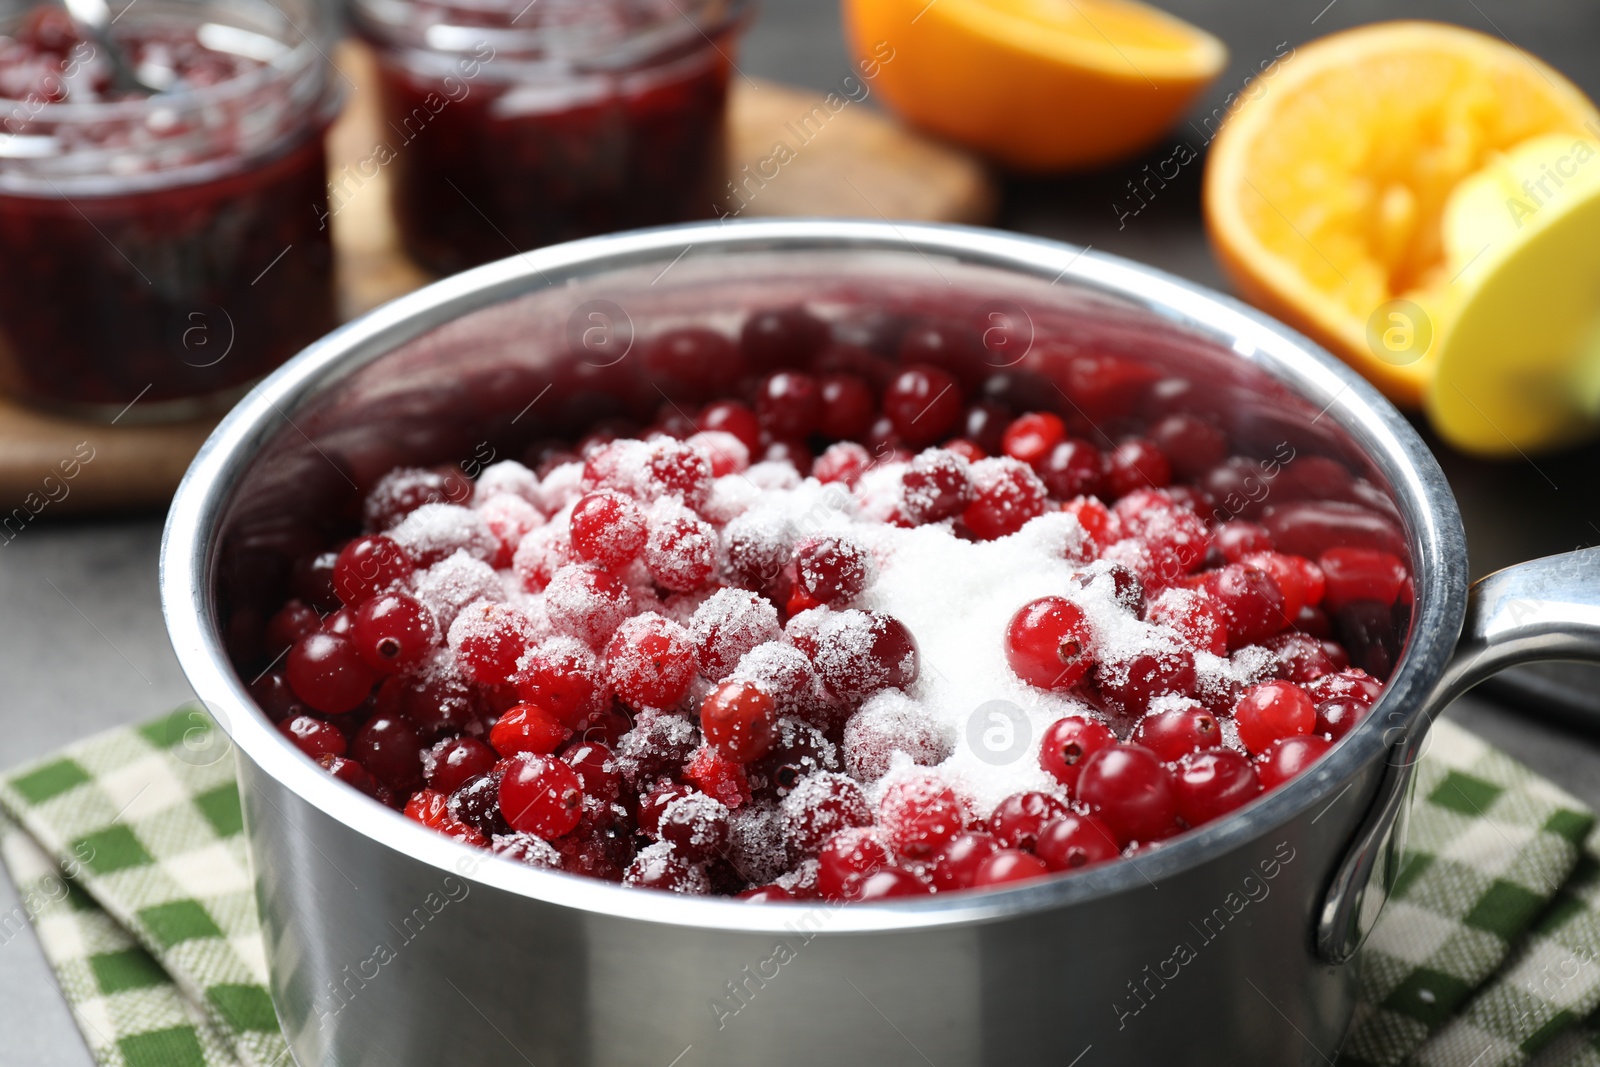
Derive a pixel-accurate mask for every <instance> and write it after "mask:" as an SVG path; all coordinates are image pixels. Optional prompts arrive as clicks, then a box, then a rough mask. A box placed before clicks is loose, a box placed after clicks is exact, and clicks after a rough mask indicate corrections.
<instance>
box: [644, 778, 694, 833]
mask: <svg viewBox="0 0 1600 1067" xmlns="http://www.w3.org/2000/svg"><path fill="white" fill-rule="evenodd" d="M693 792H694V790H693V789H692V788H690V787H689V786H686V785H684V784H683V783H682V782H665V783H663V784H661V785H658V786H656V787H655V788H654V789H652V790H650V792H648V793H646V794H645V795H644V796H642V797H640V798H639V832H640V833H642V834H644V835H645V836H646V837H654V838H659V837H660V836H661V815H662V813H663V812H665V811H666V810H667V806H668V805H669V804H671V803H672V802H673V801H675V800H681V799H682V798H684V797H686V796H688V795H689V794H691V793H693Z"/></svg>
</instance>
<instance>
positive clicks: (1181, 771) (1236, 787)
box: [1177, 748, 1261, 826]
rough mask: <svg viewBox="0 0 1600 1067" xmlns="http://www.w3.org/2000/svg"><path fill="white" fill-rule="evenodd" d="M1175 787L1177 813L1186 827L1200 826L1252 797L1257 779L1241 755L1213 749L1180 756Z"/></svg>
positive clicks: (1228, 750)
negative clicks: (1176, 788) (1176, 791)
mask: <svg viewBox="0 0 1600 1067" xmlns="http://www.w3.org/2000/svg"><path fill="white" fill-rule="evenodd" d="M1177 787H1178V814H1179V815H1181V816H1182V817H1183V821H1184V822H1186V823H1188V824H1189V825H1190V826H1200V825H1201V824H1203V823H1208V822H1210V821H1211V820H1212V819H1216V818H1219V817H1220V816H1223V815H1226V814H1227V813H1228V812H1230V811H1232V810H1233V809H1235V808H1238V807H1242V806H1244V805H1245V804H1248V803H1249V802H1250V801H1251V800H1253V799H1255V797H1256V796H1257V795H1258V794H1260V792H1261V780H1260V779H1259V778H1257V777H1256V772H1255V768H1254V767H1252V766H1250V761H1249V760H1248V759H1246V758H1245V757H1244V756H1241V755H1240V754H1239V753H1237V752H1235V751H1233V750H1232V749H1227V748H1215V749H1211V750H1210V751H1208V752H1198V753H1195V754H1194V755H1191V756H1186V757H1184V760H1183V762H1182V763H1181V764H1179V765H1178V773H1177Z"/></svg>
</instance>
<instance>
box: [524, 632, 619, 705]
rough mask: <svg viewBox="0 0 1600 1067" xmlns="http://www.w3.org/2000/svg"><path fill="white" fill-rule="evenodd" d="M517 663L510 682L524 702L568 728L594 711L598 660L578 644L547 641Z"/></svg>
mask: <svg viewBox="0 0 1600 1067" xmlns="http://www.w3.org/2000/svg"><path fill="white" fill-rule="evenodd" d="M518 664H519V668H520V669H519V670H518V673H517V675H516V676H515V678H513V679H512V682H513V684H514V685H515V686H516V691H517V696H518V697H520V698H521V699H522V700H523V701H525V702H527V703H529V704H537V705H539V706H540V707H541V708H544V709H545V710H546V711H549V712H551V713H552V714H554V715H555V717H556V718H558V719H560V720H561V721H562V722H563V723H566V724H567V725H568V726H577V725H578V723H579V722H580V721H582V720H583V718H584V717H585V716H587V715H588V714H589V713H590V712H591V711H594V710H597V709H596V708H595V703H596V699H597V697H598V696H599V694H600V689H601V668H600V661H599V660H598V659H596V658H595V655H594V653H592V652H590V651H589V650H588V649H587V648H585V647H584V646H583V645H582V644H580V643H579V642H578V641H576V640H572V639H568V638H558V639H556V640H553V641H546V642H544V643H543V644H541V645H539V646H537V647H535V648H533V649H531V650H529V651H528V652H527V654H525V655H524V656H523V657H522V659H521V660H519V661H518Z"/></svg>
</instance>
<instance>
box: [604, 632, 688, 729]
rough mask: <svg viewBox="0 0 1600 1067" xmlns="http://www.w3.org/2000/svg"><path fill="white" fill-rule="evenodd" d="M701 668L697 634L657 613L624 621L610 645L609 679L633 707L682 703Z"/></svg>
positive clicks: (608, 653) (620, 695)
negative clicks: (696, 647) (696, 642)
mask: <svg viewBox="0 0 1600 1067" xmlns="http://www.w3.org/2000/svg"><path fill="white" fill-rule="evenodd" d="M697 669H698V668H697V665H696V663H695V651H694V638H693V636H692V635H691V634H690V633H689V631H688V630H687V629H685V628H684V627H683V626H681V625H679V624H678V623H675V622H672V621H671V620H669V619H665V618H663V617H661V616H660V615H657V614H656V613H654V612H648V613H646V614H644V615H635V616H634V617H633V618H631V619H629V620H628V621H626V622H624V623H623V624H622V625H621V626H619V627H617V632H616V634H615V635H613V636H612V638H611V642H610V643H609V644H608V645H607V646H606V678H607V680H608V681H610V683H611V688H612V689H613V690H614V691H615V692H616V694H617V696H618V697H619V698H621V699H622V700H623V701H624V702H626V703H627V704H628V705H629V706H630V707H633V708H671V707H676V706H677V705H678V703H679V702H680V701H682V700H683V698H684V696H685V695H687V694H688V692H689V684H690V683H691V682H693V681H694V676H695V672H696V670H697Z"/></svg>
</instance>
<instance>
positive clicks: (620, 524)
mask: <svg viewBox="0 0 1600 1067" xmlns="http://www.w3.org/2000/svg"><path fill="white" fill-rule="evenodd" d="M570 521H571V528H572V550H573V552H574V553H575V554H576V555H577V557H578V558H579V559H581V560H584V561H585V562H589V563H595V564H598V565H599V566H601V567H605V568H608V569H615V568H617V567H621V566H623V565H624V564H626V563H629V562H630V561H632V560H633V558H634V557H635V556H637V555H638V554H639V552H640V550H641V549H643V548H644V540H645V534H646V529H645V521H644V512H642V511H640V510H639V505H638V504H636V503H635V502H634V501H633V500H632V499H631V498H629V497H626V496H624V495H623V494H621V493H619V492H617V491H616V490H614V489H597V490H595V491H594V492H592V493H589V494H587V495H585V496H584V497H583V498H582V499H580V500H579V501H578V502H577V504H575V505H574V506H573V508H572V516H571V520H570Z"/></svg>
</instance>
